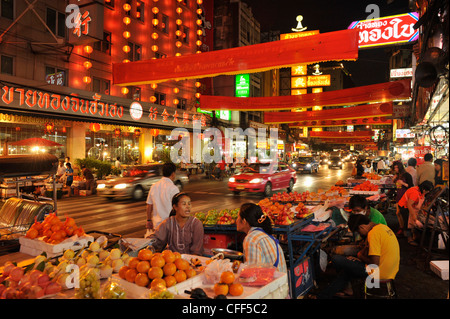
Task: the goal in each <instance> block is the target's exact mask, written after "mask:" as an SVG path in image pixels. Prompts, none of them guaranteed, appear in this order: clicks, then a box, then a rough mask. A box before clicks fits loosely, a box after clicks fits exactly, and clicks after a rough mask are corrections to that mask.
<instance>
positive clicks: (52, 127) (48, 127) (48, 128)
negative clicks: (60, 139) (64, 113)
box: [45, 122, 55, 133]
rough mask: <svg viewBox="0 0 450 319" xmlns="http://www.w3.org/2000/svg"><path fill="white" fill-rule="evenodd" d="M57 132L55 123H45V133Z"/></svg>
mask: <svg viewBox="0 0 450 319" xmlns="http://www.w3.org/2000/svg"><path fill="white" fill-rule="evenodd" d="M54 130H55V125H54V124H53V123H50V122H49V123H45V131H46V132H47V133H53V131H54Z"/></svg>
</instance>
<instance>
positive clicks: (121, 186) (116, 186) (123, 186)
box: [114, 184, 128, 189]
mask: <svg viewBox="0 0 450 319" xmlns="http://www.w3.org/2000/svg"><path fill="white" fill-rule="evenodd" d="M127 186H128V185H127V184H117V185H115V186H114V188H115V189H124V188H127Z"/></svg>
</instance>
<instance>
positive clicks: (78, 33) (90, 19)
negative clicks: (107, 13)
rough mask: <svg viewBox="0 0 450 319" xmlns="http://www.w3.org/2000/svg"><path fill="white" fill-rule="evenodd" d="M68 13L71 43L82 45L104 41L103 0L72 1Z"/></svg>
mask: <svg viewBox="0 0 450 319" xmlns="http://www.w3.org/2000/svg"><path fill="white" fill-rule="evenodd" d="M66 13H67V17H66V21H65V23H66V27H67V28H68V30H69V43H71V44H74V45H82V44H86V43H92V42H93V41H95V40H103V16H104V4H103V0H95V1H93V0H70V1H69V4H68V5H67V7H66Z"/></svg>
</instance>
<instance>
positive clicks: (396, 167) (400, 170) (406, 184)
mask: <svg viewBox="0 0 450 319" xmlns="http://www.w3.org/2000/svg"><path fill="white" fill-rule="evenodd" d="M392 167H393V171H394V178H393V182H394V184H395V185H396V192H397V194H396V196H395V208H396V215H397V219H398V224H399V225H400V228H399V230H398V232H397V236H402V235H403V233H404V231H405V230H404V228H403V225H404V221H403V217H402V214H401V213H400V208H399V207H398V202H399V201H400V199H401V198H402V197H403V194H405V192H406V191H407V190H408V189H409V188H411V187H414V182H413V178H412V176H411V174H409V173H408V172H406V170H405V168H404V167H403V164H402V162H400V161H395V162H394V164H393V165H392Z"/></svg>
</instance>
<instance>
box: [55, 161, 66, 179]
mask: <svg viewBox="0 0 450 319" xmlns="http://www.w3.org/2000/svg"><path fill="white" fill-rule="evenodd" d="M65 172H66V166H65V165H64V162H63V161H59V166H58V169H57V170H56V178H61V177H62V176H63V175H64V173H65Z"/></svg>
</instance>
